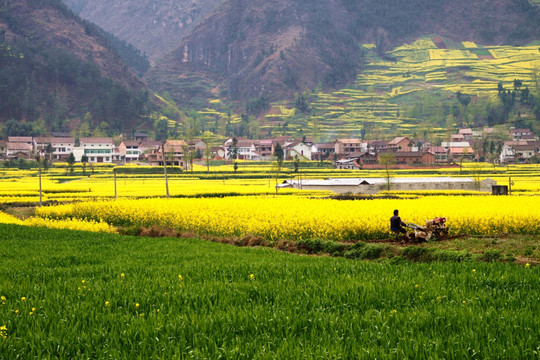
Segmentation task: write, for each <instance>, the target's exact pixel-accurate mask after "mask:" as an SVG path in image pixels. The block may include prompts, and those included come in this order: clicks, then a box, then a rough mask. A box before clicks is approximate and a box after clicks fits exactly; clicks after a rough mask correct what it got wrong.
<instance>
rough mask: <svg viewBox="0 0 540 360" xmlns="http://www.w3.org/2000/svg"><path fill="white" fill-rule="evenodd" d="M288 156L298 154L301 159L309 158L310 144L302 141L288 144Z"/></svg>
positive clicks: (292, 156) (293, 156)
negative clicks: (291, 144)
mask: <svg viewBox="0 0 540 360" xmlns="http://www.w3.org/2000/svg"><path fill="white" fill-rule="evenodd" d="M289 156H290V157H291V158H293V159H294V158H295V157H296V156H298V157H299V158H300V159H302V160H311V146H309V145H307V144H304V143H303V142H299V143H297V144H295V145H293V146H290V147H289Z"/></svg>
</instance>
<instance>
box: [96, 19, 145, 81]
mask: <svg viewBox="0 0 540 360" xmlns="http://www.w3.org/2000/svg"><path fill="white" fill-rule="evenodd" d="M99 31H100V32H101V33H102V34H103V37H104V38H105V39H107V41H108V43H109V44H110V46H111V47H112V48H113V49H114V50H115V51H116V53H117V54H118V56H119V57H120V59H122V61H123V62H124V63H125V64H126V65H127V66H129V67H130V68H132V69H133V70H135V72H136V73H137V74H138V75H139V76H143V75H144V73H145V72H146V71H147V70H148V69H149V68H150V62H149V61H148V58H147V57H146V56H145V55H143V54H141V51H140V50H138V49H137V48H135V47H134V46H133V45H131V44H129V43H127V42H126V41H125V40H120V39H118V38H117V37H115V36H114V35H112V34H111V33H108V32H106V31H105V30H103V29H101V28H99Z"/></svg>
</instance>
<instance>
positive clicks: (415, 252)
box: [401, 246, 428, 261]
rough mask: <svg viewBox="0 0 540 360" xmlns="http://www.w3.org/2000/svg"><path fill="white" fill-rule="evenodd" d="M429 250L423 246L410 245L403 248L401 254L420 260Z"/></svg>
mask: <svg viewBox="0 0 540 360" xmlns="http://www.w3.org/2000/svg"><path fill="white" fill-rule="evenodd" d="M426 252H428V249H427V248H424V247H421V246H409V247H406V248H405V249H403V251H402V252H401V256H404V257H406V258H407V259H409V260H413V261H419V260H420V259H421V258H422V257H423V256H424V255H425V254H426Z"/></svg>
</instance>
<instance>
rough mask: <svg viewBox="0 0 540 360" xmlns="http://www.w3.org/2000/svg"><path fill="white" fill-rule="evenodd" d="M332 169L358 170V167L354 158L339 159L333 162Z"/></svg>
mask: <svg viewBox="0 0 540 360" xmlns="http://www.w3.org/2000/svg"><path fill="white" fill-rule="evenodd" d="M334 167H335V168H336V169H340V170H359V169H360V165H359V164H358V162H357V161H356V159H355V158H349V157H348V158H346V159H339V160H336V162H334Z"/></svg>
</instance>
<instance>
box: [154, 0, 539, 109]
mask: <svg viewBox="0 0 540 360" xmlns="http://www.w3.org/2000/svg"><path fill="white" fill-rule="evenodd" d="M426 34H438V35H440V36H444V37H446V38H450V39H455V40H456V41H463V40H470V41H478V42H480V43H483V44H523V43H526V42H528V41H530V40H532V39H540V15H539V11H538V8H537V7H535V6H533V5H531V4H530V3H529V2H528V1H527V0H496V1H493V0H477V1H465V0H455V1H443V0H410V1H400V0H378V1H374V0H312V1H300V0H276V1H263V0H226V1H225V2H224V3H223V4H221V5H220V6H219V7H218V8H216V10H215V11H214V12H213V13H212V14H211V15H210V16H208V17H207V18H206V19H205V20H204V21H202V22H201V23H200V24H199V25H197V26H196V27H195V28H194V29H193V31H192V32H191V33H190V34H189V35H188V36H187V37H186V38H185V39H184V40H183V42H182V43H181V44H180V46H178V47H177V48H176V49H175V50H173V51H171V52H170V53H168V54H167V55H166V56H165V57H164V58H163V59H162V60H161V61H159V62H158V63H157V64H156V65H155V66H154V67H153V69H151V70H150V71H149V72H148V73H147V74H146V75H145V79H146V81H147V83H148V84H149V86H150V87H151V88H153V89H155V90H157V91H161V92H164V91H167V92H168V93H169V94H170V96H171V97H172V98H173V99H175V100H176V101H179V102H181V103H184V104H192V105H193V104H197V103H200V100H201V99H210V98H216V97H218V96H220V97H227V98H229V99H230V100H233V101H240V102H241V103H244V104H245V103H247V102H248V100H249V99H257V101H258V103H260V104H262V105H263V106H262V108H264V104H266V103H267V102H268V101H269V100H270V101H271V100H280V99H284V98H289V99H290V98H292V96H293V95H294V93H295V92H302V91H304V90H306V89H314V88H316V87H322V88H324V89H333V88H337V87H340V86H342V85H344V84H348V83H351V82H352V81H353V80H354V79H355V76H356V74H357V73H358V72H361V71H362V68H363V66H364V62H365V61H364V56H365V53H364V50H363V49H364V47H362V46H361V45H362V44H365V43H373V44H376V46H377V53H378V54H379V56H385V52H386V51H388V50H390V49H392V48H393V47H395V46H397V45H401V44H403V43H407V42H412V41H413V40H414V39H416V38H418V37H420V36H422V35H426ZM260 108H261V107H259V109H255V112H256V111H257V110H260Z"/></svg>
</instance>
